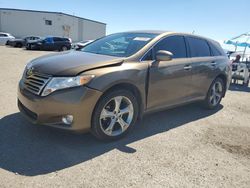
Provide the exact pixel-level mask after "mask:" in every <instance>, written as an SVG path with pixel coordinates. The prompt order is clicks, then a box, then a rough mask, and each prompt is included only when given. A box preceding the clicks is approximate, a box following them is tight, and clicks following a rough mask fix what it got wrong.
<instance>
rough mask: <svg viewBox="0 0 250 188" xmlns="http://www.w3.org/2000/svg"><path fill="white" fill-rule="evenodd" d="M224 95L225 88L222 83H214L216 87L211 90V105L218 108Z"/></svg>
mask: <svg viewBox="0 0 250 188" xmlns="http://www.w3.org/2000/svg"><path fill="white" fill-rule="evenodd" d="M222 94H223V86H222V83H221V82H219V81H217V82H215V83H214V85H213V86H212V88H211V93H210V98H209V99H210V100H209V101H210V103H211V105H213V106H216V105H217V104H218V103H219V102H220V100H221V98H222Z"/></svg>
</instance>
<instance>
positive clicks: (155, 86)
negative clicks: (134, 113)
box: [147, 35, 192, 110]
mask: <svg viewBox="0 0 250 188" xmlns="http://www.w3.org/2000/svg"><path fill="white" fill-rule="evenodd" d="M159 50H166V51H169V52H171V53H172V54H173V59H172V60H170V61H160V62H157V61H152V62H151V65H150V68H149V85H148V96H147V109H148V110H154V109H156V108H160V107H163V108H164V107H167V106H172V105H177V104H180V103H183V102H185V101H187V100H190V96H191V89H190V84H191V78H192V76H191V74H192V67H191V62H190V60H189V58H187V49H186V43H185V40H184V37H183V36H179V35H178V36H176V35H175V36H169V37H167V38H164V39H162V40H161V41H160V42H158V43H157V44H156V45H155V47H154V48H153V51H152V53H153V54H155V53H156V52H157V51H159ZM153 56H154V55H153Z"/></svg>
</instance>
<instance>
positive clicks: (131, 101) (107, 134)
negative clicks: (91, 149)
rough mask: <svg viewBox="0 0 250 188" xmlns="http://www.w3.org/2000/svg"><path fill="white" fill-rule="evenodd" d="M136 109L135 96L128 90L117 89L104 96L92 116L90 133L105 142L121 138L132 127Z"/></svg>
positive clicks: (135, 118)
mask: <svg viewBox="0 0 250 188" xmlns="http://www.w3.org/2000/svg"><path fill="white" fill-rule="evenodd" d="M119 101H121V102H120V107H119ZM116 104H118V105H116ZM138 109H139V107H138V102H137V100H136V98H135V96H134V95H133V94H132V92H130V91H128V90H122V89H118V90H112V91H110V92H108V93H106V94H104V95H103V96H102V97H101V98H100V99H99V101H98V102H97V104H96V106H95V109H94V112H93V114H92V121H91V133H92V134H93V135H94V136H95V137H96V138H97V139H99V140H105V141H110V140H117V139H120V138H122V137H123V136H125V135H126V134H127V133H128V132H129V131H130V130H131V129H132V128H133V127H134V125H135V122H136V120H137V117H138V111H139V110H138ZM120 122H121V123H120ZM122 127H123V128H122Z"/></svg>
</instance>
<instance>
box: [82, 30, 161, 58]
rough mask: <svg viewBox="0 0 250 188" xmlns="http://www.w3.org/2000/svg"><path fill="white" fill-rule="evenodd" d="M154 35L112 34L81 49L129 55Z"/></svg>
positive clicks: (98, 52) (105, 53) (121, 55)
mask: <svg viewBox="0 0 250 188" xmlns="http://www.w3.org/2000/svg"><path fill="white" fill-rule="evenodd" d="M156 36H157V34H152V33H118V34H112V35H109V36H106V37H103V38H101V39H99V40H96V41H94V42H92V43H90V44H89V45H87V46H86V47H85V48H83V49H82V50H81V51H83V52H89V53H94V54H102V55H109V56H116V57H129V56H131V55H133V54H135V53H136V52H138V51H139V50H140V49H141V48H143V47H144V46H145V45H146V44H147V43H148V42H149V41H151V40H152V39H153V38H154V37H156Z"/></svg>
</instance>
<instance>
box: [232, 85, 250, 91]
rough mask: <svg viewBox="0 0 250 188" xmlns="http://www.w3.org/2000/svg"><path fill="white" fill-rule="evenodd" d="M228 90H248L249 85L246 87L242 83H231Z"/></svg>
mask: <svg viewBox="0 0 250 188" xmlns="http://www.w3.org/2000/svg"><path fill="white" fill-rule="evenodd" d="M229 90H230V91H241V92H250V87H249V86H248V87H246V86H243V85H239V84H231V85H230V87H229Z"/></svg>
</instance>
